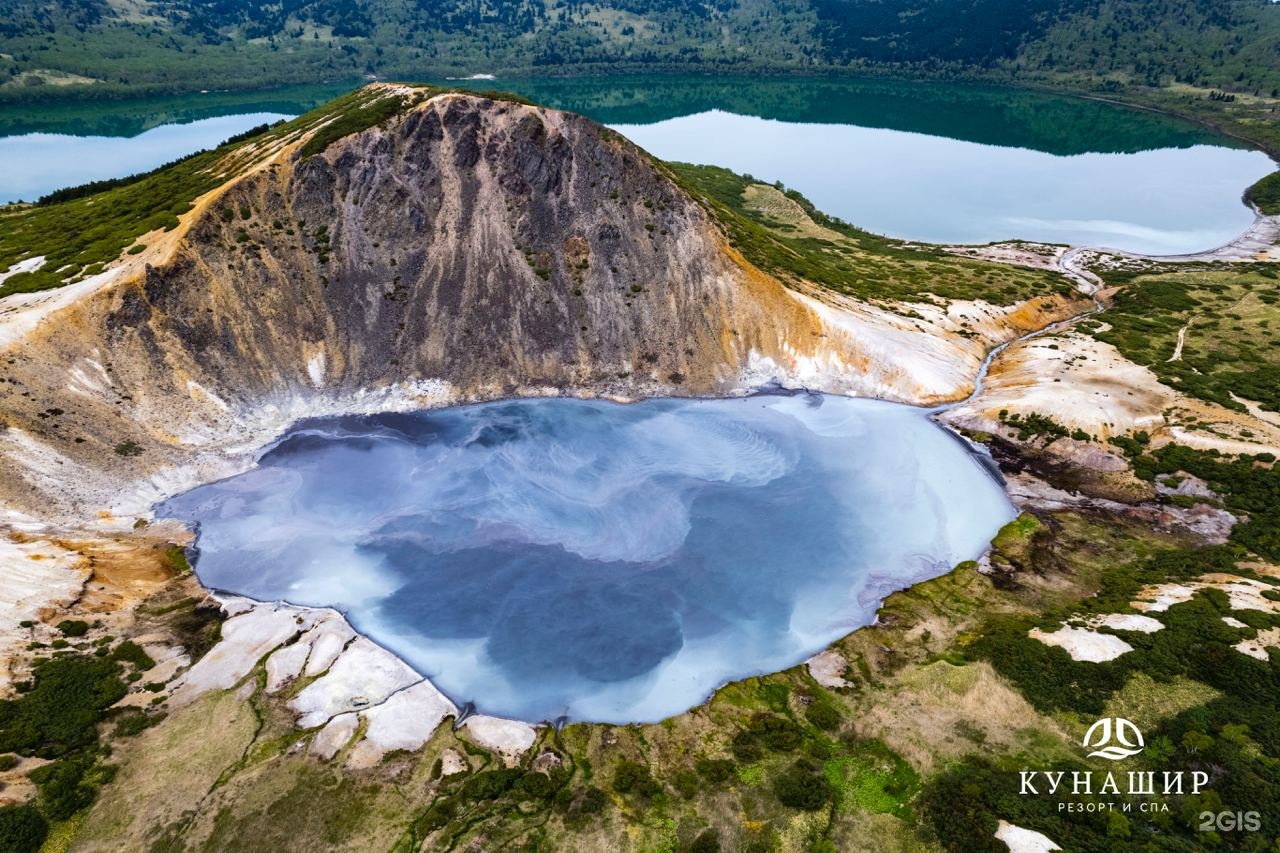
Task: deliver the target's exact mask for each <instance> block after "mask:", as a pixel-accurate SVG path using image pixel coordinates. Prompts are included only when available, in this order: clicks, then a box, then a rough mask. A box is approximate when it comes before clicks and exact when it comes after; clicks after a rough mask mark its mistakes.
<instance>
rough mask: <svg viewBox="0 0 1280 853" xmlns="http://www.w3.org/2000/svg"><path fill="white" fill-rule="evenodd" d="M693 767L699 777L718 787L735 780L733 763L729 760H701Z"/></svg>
mask: <svg viewBox="0 0 1280 853" xmlns="http://www.w3.org/2000/svg"><path fill="white" fill-rule="evenodd" d="M693 767H694V769H695V770H697V771H698V775H700V776H702V777H703V778H704V779H706V780H707V781H708V782H711V783H713V784H716V785H719V784H723V783H724V782H727V781H729V780H730V779H732V778H733V762H732V761H730V760H729V759H727V758H699V759H698V760H697V761H695V762H694V765H693Z"/></svg>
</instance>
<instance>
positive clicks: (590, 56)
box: [0, 0, 1280, 97]
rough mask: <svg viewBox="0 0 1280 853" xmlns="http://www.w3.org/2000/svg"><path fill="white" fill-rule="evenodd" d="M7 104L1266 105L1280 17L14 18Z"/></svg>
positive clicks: (602, 11)
mask: <svg viewBox="0 0 1280 853" xmlns="http://www.w3.org/2000/svg"><path fill="white" fill-rule="evenodd" d="M7 6H8V9H7V10H6V15H5V20H4V21H0V53H2V54H5V55H6V57H7V58H5V59H3V60H2V61H0V80H3V79H4V78H6V77H7V78H8V82H7V83H5V89H6V90H7V92H6V94H7V95H9V96H10V97H16V96H21V95H22V94H24V93H25V94H46V93H47V92H46V91H42V90H48V89H52V88H55V87H58V88H61V87H70V88H74V87H75V84H77V83H78V82H82V81H85V80H93V81H98V82H97V83H96V84H95V85H97V86H99V87H102V88H108V89H113V90H134V91H136V90H139V89H184V88H185V89H199V88H206V87H207V85H208V81H209V79H210V75H211V74H216V75H217V79H218V81H219V84H220V87H227V88H236V87H246V86H255V85H263V84H264V83H268V82H269V83H271V84H273V85H278V84H280V83H283V82H290V81H313V80H316V79H323V78H325V77H333V76H334V75H359V74H366V73H367V74H380V75H390V74H395V75H402V74H404V73H406V72H414V71H416V72H427V71H434V72H439V73H475V72H484V71H488V72H494V71H511V70H514V69H523V70H529V69H535V68H541V69H547V68H563V67H566V66H567V67H573V68H577V69H580V70H581V69H589V68H599V69H601V70H606V69H612V68H614V67H615V66H617V65H618V64H620V63H622V64H627V65H631V66H637V67H644V68H671V67H685V68H688V67H700V68H706V67H718V68H722V69H724V68H739V69H751V68H761V67H771V68H793V69H812V68H814V67H821V66H828V67H848V66H874V65H885V64H888V65H894V66H910V67H915V68H917V69H918V70H938V69H941V68H947V67H950V68H952V69H964V68H968V69H1002V70H1005V71H1009V72H1013V71H1022V72H1025V71H1037V72H1053V73H1059V72H1062V73H1083V74H1089V75H1095V76H1098V77H1108V78H1109V79H1112V81H1113V82H1114V83H1116V84H1117V85H1118V84H1123V83H1126V82H1139V83H1144V84H1147V85H1168V84H1171V83H1178V84H1184V85H1189V86H1196V87H1201V88H1206V87H1216V88H1218V89H1221V90H1223V91H1230V92H1239V93H1248V94H1250V95H1255V96H1271V90H1272V89H1275V88H1276V87H1280V57H1277V54H1276V51H1275V44H1276V43H1277V39H1280V9H1277V8H1276V7H1275V6H1274V4H1271V3H1268V2H1264V0H1199V1H1198V2H1196V1H1195V0H986V2H984V1H983V0H954V2H942V0H715V2H709V3H697V4H694V3H677V2H672V0H578V2H571V3H567V4H552V3H549V2H544V0H502V2H497V3H490V4H485V5H483V6H480V5H476V4H472V3H467V2H463V0H439V2H434V3H430V4H427V3H421V2H413V0H390V2H377V3H375V2H372V0H299V2H291V3H285V4H270V5H268V4H258V3H247V2H243V0H230V2H224V3H216V4H202V3H189V2H178V0H139V2H135V3H130V4H127V5H122V4H113V3H109V2H107V0H53V2H38V0H15V2H11V3H9V4H7Z"/></svg>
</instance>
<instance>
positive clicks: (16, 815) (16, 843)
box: [0, 805, 49, 853]
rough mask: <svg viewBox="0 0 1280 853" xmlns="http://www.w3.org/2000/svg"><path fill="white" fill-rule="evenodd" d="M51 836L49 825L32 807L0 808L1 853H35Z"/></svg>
mask: <svg viewBox="0 0 1280 853" xmlns="http://www.w3.org/2000/svg"><path fill="white" fill-rule="evenodd" d="M48 834H49V824H48V823H47V822H46V821H45V819H44V817H43V816H41V814H40V812H39V811H37V810H36V809H35V808H34V807H32V806H30V805H23V806H0V853H35V851H37V850H39V849H40V847H41V845H43V844H44V839H45V836H46V835H48Z"/></svg>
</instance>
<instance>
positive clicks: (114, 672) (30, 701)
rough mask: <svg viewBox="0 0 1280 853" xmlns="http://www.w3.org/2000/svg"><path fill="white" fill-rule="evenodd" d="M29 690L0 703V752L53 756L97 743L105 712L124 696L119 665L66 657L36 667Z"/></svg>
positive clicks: (87, 658) (72, 655)
mask: <svg viewBox="0 0 1280 853" xmlns="http://www.w3.org/2000/svg"><path fill="white" fill-rule="evenodd" d="M32 674H33V684H32V688H31V690H30V691H28V692H26V693H25V694H23V695H21V696H20V697H18V698H17V699H7V700H0V751H3V752H17V753H20V754H24V755H32V754H36V755H41V756H43V757H46V758H55V757H57V756H60V755H63V754H65V753H67V752H69V751H71V750H73V749H77V748H79V747H83V746H87V745H89V744H91V743H93V742H94V741H95V740H96V739H97V731H96V728H95V727H96V726H97V724H98V721H99V720H100V719H101V717H102V713H103V711H105V710H106V709H107V708H109V707H110V706H112V705H114V704H115V703H116V702H118V701H119V700H120V699H121V698H123V697H124V694H125V685H124V682H123V681H121V679H120V667H119V665H118V664H117V663H115V662H114V661H111V660H104V659H102V658H98V657H93V656H92V655H80V654H70V655H65V656H63V657H56V658H53V659H50V660H45V661H43V662H40V663H38V664H36V666H35V668H34V669H33V671H32Z"/></svg>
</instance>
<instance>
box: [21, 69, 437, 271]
mask: <svg viewBox="0 0 1280 853" xmlns="http://www.w3.org/2000/svg"><path fill="white" fill-rule="evenodd" d="M420 91H421V94H420V95H418V97H419V98H421V97H427V96H428V95H429V94H431V93H434V92H438V91H443V90H440V89H436V88H434V87H425V86H424V87H420ZM404 108H406V103H405V101H404V99H402V98H400V97H398V96H387V95H385V94H384V93H379V92H377V91H376V90H372V91H371V90H357V91H355V92H352V93H349V94H347V95H344V96H342V97H340V98H337V99H336V100H333V101H330V102H329V103H327V104H325V105H324V106H322V107H319V108H317V109H315V110H312V111H311V112H309V113H306V114H304V115H302V116H299V117H298V118H296V119H294V120H293V121H290V122H286V123H284V124H280V125H276V126H275V127H273V128H270V129H268V130H264V131H263V132H262V133H260V134H258V135H256V136H254V137H253V138H251V139H248V140H238V141H235V142H228V143H224V144H223V145H221V146H219V147H218V148H217V149H215V150H213V151H201V152H198V153H196V154H193V155H191V156H190V157H186V158H184V159H182V160H179V161H178V162H176V163H173V164H170V165H168V166H164V167H161V168H160V169H157V170H155V171H154V172H150V173H147V174H145V175H142V176H139V177H138V178H137V179H136V180H126V181H122V182H120V183H121V185H120V186H115V187H113V188H111V189H107V190H105V191H102V192H96V193H91V194H89V195H85V196H81V197H75V198H71V199H69V200H66V201H60V202H55V203H52V204H39V205H11V206H9V207H0V225H3V227H0V270H5V269H8V268H9V267H10V266H11V265H13V264H14V263H16V262H18V261H20V260H22V259H24V258H29V257H34V256H44V257H45V258H46V260H45V263H44V265H43V266H42V267H40V269H38V270H36V271H34V272H26V273H18V274H16V275H13V276H10V277H9V278H7V279H6V280H5V281H4V282H3V283H2V284H0V296H7V295H8V294H11V293H29V292H34V291H39V290H48V289H50V288H56V287H60V286H62V285H64V284H69V283H73V282H76V281H79V280H81V279H83V278H85V277H87V276H91V275H94V274H95V273H98V272H100V271H101V270H102V269H103V267H104V266H105V265H107V264H110V263H111V262H112V261H115V260H117V259H118V258H120V257H121V256H122V254H123V253H124V252H125V251H128V250H130V249H133V250H135V251H136V250H137V248H138V244H137V243H135V241H136V240H137V239H138V238H139V237H142V236H143V235H145V234H147V233H149V232H153V231H157V230H159V231H171V230H172V229H174V228H176V227H177V226H178V217H179V216H181V215H182V214H184V213H186V212H187V211H189V210H190V209H191V208H192V206H193V203H194V201H195V200H196V199H197V198H198V197H199V196H201V195H203V194H204V193H206V192H209V191H210V190H213V189H215V188H216V187H218V186H220V185H221V184H223V183H225V182H226V181H227V180H229V179H230V178H231V177H233V176H235V175H237V174H240V173H242V172H243V171H245V170H246V169H248V168H250V167H251V166H252V165H253V164H254V162H255V161H256V160H257V159H258V158H259V157H260V156H261V151H263V150H265V148H266V147H267V146H270V145H272V144H275V143H278V142H281V141H285V140H289V139H292V138H295V137H296V136H298V135H299V134H302V133H304V132H306V131H308V130H310V129H311V128H313V127H315V126H316V125H322V126H321V127H320V129H319V130H318V131H317V132H316V133H315V134H313V136H312V137H311V139H309V140H308V142H307V143H306V144H305V145H304V146H303V148H302V152H301V153H302V154H303V156H307V155H310V154H315V153H318V152H320V151H323V150H324V148H325V147H326V146H328V145H329V144H330V143H331V142H333V141H334V140H336V139H339V138H341V137H342V136H346V135H348V134H351V133H356V132H358V131H360V130H364V129H365V128H368V127H371V126H373V125H375V124H379V123H381V122H384V121H386V120H387V119H388V118H390V117H391V116H393V115H395V114H396V113H397V112H399V111H400V110H402V109H404ZM255 149H256V150H255ZM69 194H70V195H75V196H79V193H75V192H71V193H69Z"/></svg>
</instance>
